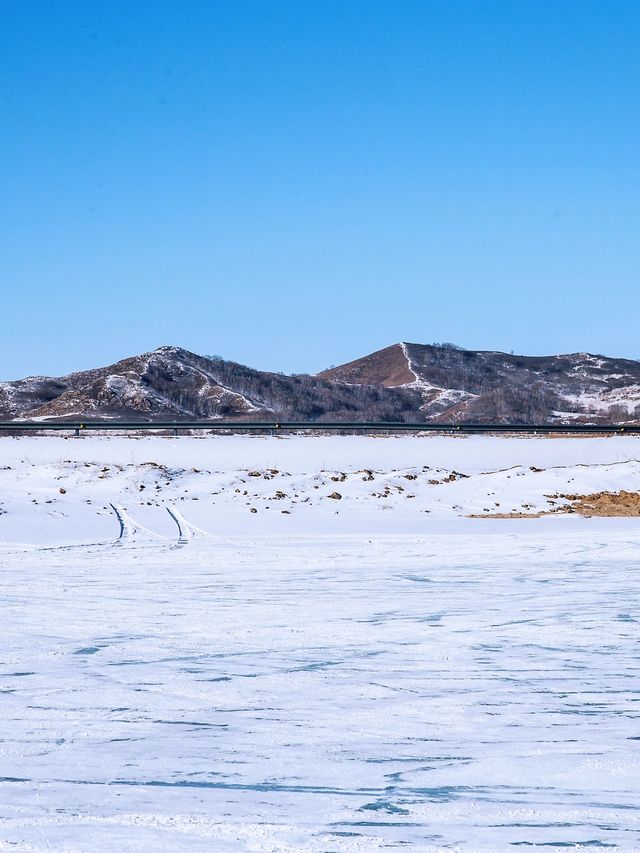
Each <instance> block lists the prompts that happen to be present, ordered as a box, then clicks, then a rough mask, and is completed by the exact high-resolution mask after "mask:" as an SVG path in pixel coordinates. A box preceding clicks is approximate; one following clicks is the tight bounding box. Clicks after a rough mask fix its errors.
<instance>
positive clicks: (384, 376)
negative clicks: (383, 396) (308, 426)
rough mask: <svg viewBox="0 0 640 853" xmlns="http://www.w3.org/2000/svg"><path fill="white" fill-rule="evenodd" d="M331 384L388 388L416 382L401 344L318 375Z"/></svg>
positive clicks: (331, 368)
mask: <svg viewBox="0 0 640 853" xmlns="http://www.w3.org/2000/svg"><path fill="white" fill-rule="evenodd" d="M318 376H320V377H321V378H322V379H328V380H329V381H331V382H353V383H356V384H358V385H384V386H385V387H387V388H394V387H398V386H399V385H407V384H409V383H411V382H414V381H415V378H416V377H415V376H414V375H413V373H412V372H411V370H410V369H409V365H408V363H407V357H406V356H405V354H404V350H403V349H402V347H401V346H400V344H394V345H393V346H390V347H385V348H384V349H381V350H378V352H374V353H372V354H371V355H366V356H364V358H357V359H356V360H355V361H350V362H348V363H347V364H341V365H340V367H330V368H329V369H328V370H323V371H322V372H321V373H319V374H318Z"/></svg>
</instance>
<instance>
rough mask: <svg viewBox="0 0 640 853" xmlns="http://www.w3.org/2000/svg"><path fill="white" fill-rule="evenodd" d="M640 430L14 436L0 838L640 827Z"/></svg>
mask: <svg viewBox="0 0 640 853" xmlns="http://www.w3.org/2000/svg"><path fill="white" fill-rule="evenodd" d="M639 454H640V443H639V442H638V439H635V438H630V437H624V438H623V437H620V438H617V437H616V438H608V439H557V440H551V439H536V438H524V439H510V438H485V437H479V436H474V437H469V438H435V437H431V438H414V437H404V438H397V439H396V438H372V439H368V438H339V437H334V438H311V437H305V438H290V439H286V438H284V439H279V438H272V439H270V438H257V437H244V438H241V437H236V438H222V437H219V438H213V439H203V438H193V439H190V438H178V439H161V438H158V439H150V438H145V439H133V438H131V439H129V438H117V439H114V438H99V437H98V438H95V437H90V438H82V439H77V440H76V439H69V440H65V439H62V438H35V439H34V438H25V439H2V440H0V512H2V514H0V542H1V543H2V544H0V582H1V596H2V598H1V604H2V609H1V611H0V613H1V614H2V620H3V644H2V652H1V653H0V701H1V702H2V714H1V715H0V849H2V850H18V851H26V850H29V851H45V850H63V851H98V853H100V851H113V850H134V849H135V850H144V851H147V850H148V851H158V850H163V851H164V850H166V851H180V850H183V849H184V850H189V851H205V850H206V851H222V853H227V851H229V853H231V851H233V853H236V851H270V852H271V853H275V851H278V853H280V851H282V853H294V851H296V853H298V852H299V851H309V853H321V851H322V852H324V851H337V853H346V851H375V850H383V849H384V850H387V849H413V850H418V851H428V850H440V849H460V850H462V849H464V850H473V851H480V850H503V849H509V848H510V847H511V846H512V845H522V846H534V847H535V846H536V845H545V847H544V848H542V849H549V848H553V847H560V846H562V845H565V846H576V847H579V846H580V845H585V846H591V847H602V846H605V847H607V846H608V848H613V849H616V848H617V849H620V850H633V849H640V812H639V810H638V805H637V779H638V778H639V775H640V760H639V747H638V745H639V744H640V726H639V723H640V709H639V707H638V699H639V697H640V687H639V682H638V676H639V675H640V672H639V670H640V657H639V654H638V620H640V580H639V578H638V544H639V543H640V519H637V518H617V519H597V518H582V517H578V516H574V515H569V516H566V515H562V516H551V517H545V518H537V519H533V518H532V519H516V520H511V519H509V520H495V519H494V520H485V519H469V518H467V517H466V516H467V515H469V514H477V513H481V512H482V511H483V509H485V508H491V507H492V506H495V504H500V507H499V508H498V511H499V509H500V508H502V509H504V510H505V511H510V510H513V509H515V508H518V507H520V508H522V507H523V506H525V507H533V508H535V507H538V508H542V507H543V506H545V507H547V506H548V500H549V499H548V498H546V497H545V495H547V494H558V493H568V492H569V491H570V492H571V493H576V494H577V493H581V494H584V493H591V492H595V491H598V490H603V489H607V490H612V491H615V490H620V489H624V490H630V491H638V490H640V463H639V462H638V461H637V460H638V458H640V456H639ZM454 472H455V474H456V476H455V477H452V474H453V473H454ZM460 475H466V476H460ZM141 487H142V488H141ZM316 487H317V488H316ZM236 490H239V491H236ZM245 491H246V492H247V494H246V495H245V494H243V493H244V492H245ZM279 493H281V494H279ZM333 493H338V494H340V495H341V497H340V499H338V498H336V497H333V498H332V497H329V495H331V494H333ZM410 495H413V497H410ZM560 503H562V501H560ZM252 509H255V510H257V511H256V512H251V510H252ZM283 510H285V512H283ZM531 511H533V510H531Z"/></svg>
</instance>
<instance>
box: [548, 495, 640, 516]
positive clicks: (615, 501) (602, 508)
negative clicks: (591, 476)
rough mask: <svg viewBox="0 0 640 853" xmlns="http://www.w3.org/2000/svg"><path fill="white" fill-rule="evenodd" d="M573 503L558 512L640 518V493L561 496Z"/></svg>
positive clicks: (560, 508)
mask: <svg viewBox="0 0 640 853" xmlns="http://www.w3.org/2000/svg"><path fill="white" fill-rule="evenodd" d="M560 497H564V498H566V500H569V501H571V504H570V506H562V507H558V510H557V511H558V512H577V513H580V515H597V516H605V517H613V516H640V493H638V492H626V491H624V489H623V490H621V491H619V492H595V493H594V494H592V495H564V496H563V495H560Z"/></svg>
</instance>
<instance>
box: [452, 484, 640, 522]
mask: <svg viewBox="0 0 640 853" xmlns="http://www.w3.org/2000/svg"><path fill="white" fill-rule="evenodd" d="M546 497H547V498H548V499H549V500H554V501H555V500H559V499H564V500H568V501H571V503H570V504H563V505H562V506H558V507H553V508H552V509H547V510H538V511H537V512H483V513H473V514H472V515H469V516H467V517H468V518H541V517H542V516H543V515H559V514H567V513H577V514H578V515H583V516H585V517H587V518H589V517H590V516H598V517H601V518H621V517H624V518H631V517H640V493H639V492H627V491H625V490H624V489H622V490H621V491H619V492H594V494H591V495H560V494H558V495H547V496H546Z"/></svg>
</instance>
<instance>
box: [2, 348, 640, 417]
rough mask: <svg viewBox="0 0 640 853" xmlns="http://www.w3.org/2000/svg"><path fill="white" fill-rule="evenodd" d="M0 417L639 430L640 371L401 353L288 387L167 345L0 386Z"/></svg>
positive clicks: (601, 360) (544, 360)
mask: <svg viewBox="0 0 640 853" xmlns="http://www.w3.org/2000/svg"><path fill="white" fill-rule="evenodd" d="M0 418H1V419H30V420H33V419H42V420H47V419H58V418H63V419H64V418H67V419H78V418H113V419H117V418H127V419H137V420H145V421H147V420H156V419H159V418H170V419H178V420H179V419H191V418H218V419H228V420H261V419H264V418H267V419H274V418H277V419H281V420H363V419H365V420H381V421H418V422H420V421H425V422H427V421H441V422H461V421H475V422H482V421H485V422H486V421H499V422H512V423H524V422H540V423H541V422H563V421H564V422H568V421H583V422H598V421H600V422H616V423H628V422H634V421H638V420H640V362H638V361H633V360H629V359H618V358H606V357H604V356H596V355H589V354H587V353H575V354H570V355H556V356H518V355H509V354H506V353H500V352H489V351H475V350H464V349H460V348H458V347H455V346H452V345H448V344H444V345H437V344H433V345H426V344H411V343H401V344H394V345H393V346H390V347H387V348H385V349H382V350H379V351H378V352H375V353H372V354H370V355H367V356H364V357H363V358H360V359H357V360H356V361H352V362H349V363H348V364H344V365H341V366H339V367H332V368H330V369H328V370H325V371H322V372H321V373H319V374H318V375H317V376H309V375H305V374H295V375H292V376H285V375H283V374H279V373H270V372H265V371H260V370H254V369H252V368H249V367H245V366H244V365H240V364H236V363H235V362H231V361H225V360H224V359H221V358H217V357H213V358H212V357H207V356H200V355H196V354H195V353H192V352H189V351H187V350H184V349H181V348H179V347H171V346H165V347H160V348H159V349H157V350H154V351H153V352H150V353H145V354H143V355H138V356H133V357H131V358H127V359H124V360H123V361H119V362H117V364H114V365H110V366H108V367H102V368H96V369H93V370H86V371H82V372H79V373H72V374H69V375H68V376H62V377H46V376H38V377H29V378H27V379H20V380H16V381H13V382H2V383H0Z"/></svg>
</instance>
